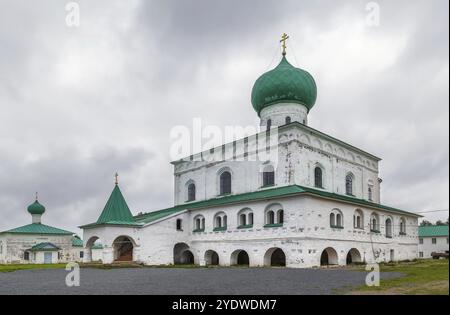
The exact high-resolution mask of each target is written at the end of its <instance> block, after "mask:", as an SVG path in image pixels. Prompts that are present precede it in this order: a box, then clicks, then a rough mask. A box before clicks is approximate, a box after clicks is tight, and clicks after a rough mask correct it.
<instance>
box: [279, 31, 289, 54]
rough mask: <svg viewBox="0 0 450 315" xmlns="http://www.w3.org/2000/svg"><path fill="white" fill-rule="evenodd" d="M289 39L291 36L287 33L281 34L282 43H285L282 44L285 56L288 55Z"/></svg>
mask: <svg viewBox="0 0 450 315" xmlns="http://www.w3.org/2000/svg"><path fill="white" fill-rule="evenodd" d="M288 39H289V36H288V35H287V34H286V33H283V35H282V36H281V40H280V43H283V45H282V46H281V47H282V48H283V56H286V48H287V47H286V41H287V40H288Z"/></svg>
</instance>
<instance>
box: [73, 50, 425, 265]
mask: <svg viewBox="0 0 450 315" xmlns="http://www.w3.org/2000/svg"><path fill="white" fill-rule="evenodd" d="M283 48H284V50H283V56H282V60H281V62H280V63H279V65H278V66H277V67H276V68H275V69H273V70H271V71H269V72H267V73H265V74H263V75H262V76H261V77H260V78H259V79H258V80H257V81H256V83H255V85H254V87H253V91H252V97H251V101H252V105H253V107H254V109H255V111H256V113H257V114H258V115H259V117H260V119H261V127H262V128H261V130H263V131H261V132H259V133H258V134H255V135H251V136H249V137H245V138H244V139H239V140H236V141H234V142H232V143H227V144H225V145H223V146H220V147H216V148H212V149H211V150H208V151H206V152H200V153H198V154H195V155H193V156H189V157H186V158H184V159H180V160H178V161H175V162H172V164H173V166H174V176H175V205H174V206H173V207H171V208H168V209H164V210H159V211H154V212H149V213H145V214H139V215H133V214H132V212H131V211H130V209H129V208H128V206H127V203H126V201H125V199H124V197H123V195H122V193H121V191H120V189H119V186H118V183H117V181H116V185H115V187H114V190H113V192H112V194H111V196H110V198H109V200H108V202H107V204H106V206H105V208H104V210H103V212H102V213H101V215H100V217H99V218H98V220H97V222H95V223H92V224H88V225H84V226H82V227H81V228H82V229H83V232H84V236H83V239H84V261H85V262H91V261H93V260H94V259H93V255H92V248H93V247H94V246H96V244H97V245H98V244H99V243H101V244H102V247H101V248H102V249H103V250H102V252H101V253H100V255H98V254H96V257H97V258H96V259H98V260H101V261H102V262H103V263H113V262H115V261H133V262H138V263H143V264H146V265H170V264H196V265H201V266H205V265H220V266H233V265H249V266H250V267H257V266H286V267H292V268H308V267H314V266H321V265H346V264H351V263H358V262H361V263H363V262H366V263H372V262H383V261H399V260H408V259H415V258H417V255H418V228H417V226H418V218H419V217H420V216H419V215H417V214H414V213H411V212H407V211H403V210H400V209H396V208H393V207H389V206H386V205H383V204H381V202H380V184H381V179H380V178H379V174H378V172H379V162H380V158H378V157H376V156H375V155H373V154H370V153H368V152H365V151H364V150H362V149H359V148H357V147H355V146H352V145H350V144H348V143H346V142H344V141H341V140H338V139H336V138H334V137H332V136H330V135H327V134H325V133H323V132H320V131H318V130H316V129H313V128H311V127H309V126H308V114H309V112H310V110H311V109H312V108H313V106H314V105H315V102H316V97H317V87H316V83H315V81H314V79H313V77H312V76H311V75H310V74H309V73H308V72H306V71H305V70H302V69H298V68H295V67H294V66H292V65H291V64H290V63H289V62H288V60H287V59H286V50H285V48H286V47H285V45H284V47H283ZM341 119H345V117H342V118H341ZM274 133H275V134H276V137H277V139H276V140H277V141H276V143H275V144H274V145H273V144H272V142H271V143H270V144H267V149H268V150H275V152H276V154H277V163H276V164H275V163H272V161H271V160H257V159H251V158H250V157H252V156H255V155H256V154H257V152H256V151H257V150H258V149H259V150H261V149H260V148H261V142H262V141H265V143H268V142H267V135H269V136H270V135H271V134H274ZM262 139H265V140H262ZM211 153H213V154H215V155H216V156H217V155H219V156H222V157H223V158H222V159H214V160H210V159H205V158H204V156H206V155H208V154H211ZM97 248H98V246H97Z"/></svg>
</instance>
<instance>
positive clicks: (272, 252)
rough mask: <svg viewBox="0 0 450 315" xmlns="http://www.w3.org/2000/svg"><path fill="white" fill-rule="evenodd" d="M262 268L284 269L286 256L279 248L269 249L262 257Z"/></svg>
mask: <svg viewBox="0 0 450 315" xmlns="http://www.w3.org/2000/svg"><path fill="white" fill-rule="evenodd" d="M264 266H272V267H285V266H286V254H285V253H284V251H283V250H282V249H281V248H271V249H269V250H268V251H267V252H266V254H265V255H264Z"/></svg>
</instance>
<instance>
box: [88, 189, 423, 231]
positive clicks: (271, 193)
mask: <svg viewBox="0 0 450 315" xmlns="http://www.w3.org/2000/svg"><path fill="white" fill-rule="evenodd" d="M302 194H303V195H305V194H306V195H311V196H316V197H320V198H326V199H331V200H338V201H342V202H348V203H352V204H356V205H359V206H364V207H369V208H373V209H378V210H385V211H389V212H394V213H398V214H404V215H412V216H416V217H421V215H418V214H416V213H412V212H408V211H404V210H400V209H397V208H393V207H389V206H385V205H381V204H377V203H373V202H369V201H367V200H363V199H358V198H355V197H350V196H345V195H339V194H335V193H330V192H326V191H322V190H317V189H313V188H309V187H303V186H298V185H292V186H283V187H276V188H271V189H264V190H259V191H256V192H250V193H244V194H239V195H229V196H224V197H217V198H212V199H208V200H204V201H198V202H192V203H187V204H181V205H177V206H175V207H172V208H168V209H164V210H159V211H154V212H149V213H144V214H140V215H137V216H135V217H133V222H117V223H114V222H113V221H111V222H106V223H101V224H100V223H92V224H88V225H84V226H81V227H80V228H93V227H96V226H99V225H122V226H126V225H128V226H136V227H141V226H143V225H145V224H148V223H151V222H154V221H157V220H160V219H163V218H165V217H168V216H170V215H173V214H177V213H179V212H182V211H186V210H195V209H202V208H208V207H217V206H225V205H229V204H234V203H244V202H250V201H255V200H264V199H271V198H277V197H289V196H295V195H302Z"/></svg>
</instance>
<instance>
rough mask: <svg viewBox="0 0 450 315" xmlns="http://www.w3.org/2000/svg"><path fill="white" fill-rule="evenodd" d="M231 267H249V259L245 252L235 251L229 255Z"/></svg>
mask: <svg viewBox="0 0 450 315" xmlns="http://www.w3.org/2000/svg"><path fill="white" fill-rule="evenodd" d="M231 265H232V266H249V265H250V257H249V256H248V254H247V252H246V251H245V250H241V249H239V250H236V251H234V252H233V253H232V254H231Z"/></svg>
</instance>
